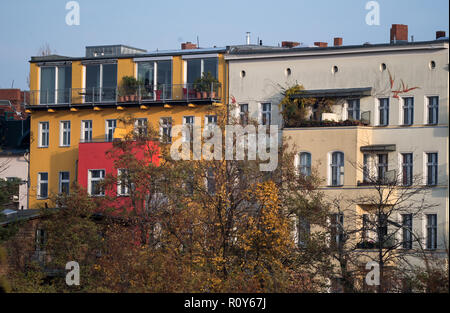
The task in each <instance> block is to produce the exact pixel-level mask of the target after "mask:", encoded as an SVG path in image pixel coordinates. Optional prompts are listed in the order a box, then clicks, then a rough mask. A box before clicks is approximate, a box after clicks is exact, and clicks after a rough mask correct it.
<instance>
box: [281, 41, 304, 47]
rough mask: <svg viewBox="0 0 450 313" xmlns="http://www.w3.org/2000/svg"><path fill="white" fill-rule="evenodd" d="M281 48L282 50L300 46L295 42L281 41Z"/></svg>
mask: <svg viewBox="0 0 450 313" xmlns="http://www.w3.org/2000/svg"><path fill="white" fill-rule="evenodd" d="M281 46H282V47H283V48H294V47H297V46H300V43H299V42H295V41H282V42H281Z"/></svg>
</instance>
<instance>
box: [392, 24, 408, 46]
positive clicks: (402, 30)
mask: <svg viewBox="0 0 450 313" xmlns="http://www.w3.org/2000/svg"><path fill="white" fill-rule="evenodd" d="M398 41H408V25H403V24H392V27H391V43H393V42H398Z"/></svg>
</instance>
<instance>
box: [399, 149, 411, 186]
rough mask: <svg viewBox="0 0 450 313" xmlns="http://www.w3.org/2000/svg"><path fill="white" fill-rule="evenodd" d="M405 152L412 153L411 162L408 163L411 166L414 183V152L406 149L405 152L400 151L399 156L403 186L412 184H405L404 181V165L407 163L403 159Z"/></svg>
mask: <svg viewBox="0 0 450 313" xmlns="http://www.w3.org/2000/svg"><path fill="white" fill-rule="evenodd" d="M405 154H410V155H411V163H407V164H410V167H411V183H414V182H413V180H414V153H412V152H409V151H404V152H400V153H399V156H398V164H399V165H400V166H399V174H400V178H401V184H402V185H403V186H411V185H405V184H404V183H403V167H404V166H405V163H404V161H403V156H404V155H405Z"/></svg>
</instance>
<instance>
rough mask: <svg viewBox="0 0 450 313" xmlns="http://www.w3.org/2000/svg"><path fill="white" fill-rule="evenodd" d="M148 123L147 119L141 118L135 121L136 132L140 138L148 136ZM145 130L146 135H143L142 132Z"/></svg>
mask: <svg viewBox="0 0 450 313" xmlns="http://www.w3.org/2000/svg"><path fill="white" fill-rule="evenodd" d="M147 125H148V121H147V118H146V117H139V118H136V119H135V120H134V131H135V133H136V135H138V136H147V133H148V126H147ZM142 130H144V132H145V134H144V135H142V134H141V131H142Z"/></svg>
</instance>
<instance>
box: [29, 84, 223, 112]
mask: <svg viewBox="0 0 450 313" xmlns="http://www.w3.org/2000/svg"><path fill="white" fill-rule="evenodd" d="M221 93H222V88H221V84H220V83H211V84H209V85H208V86H207V88H203V89H202V90H199V89H196V88H194V84H160V85H157V86H156V85H154V86H153V85H149V86H137V87H136V89H135V90H131V91H127V92H123V91H120V89H119V88H117V87H93V88H66V89H56V90H31V91H30V96H29V99H27V102H26V107H27V108H32V109H39V108H51V107H56V108H58V107H61V108H64V107H85V106H94V105H96V106H97V105H99V106H102V105H104V106H122V105H124V106H133V105H145V104H149V105H151V104H155V105H157V104H166V103H167V104H168V103H170V104H188V103H192V102H193V103H197V104H201V103H204V104H207V103H213V102H218V101H220V99H221Z"/></svg>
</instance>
